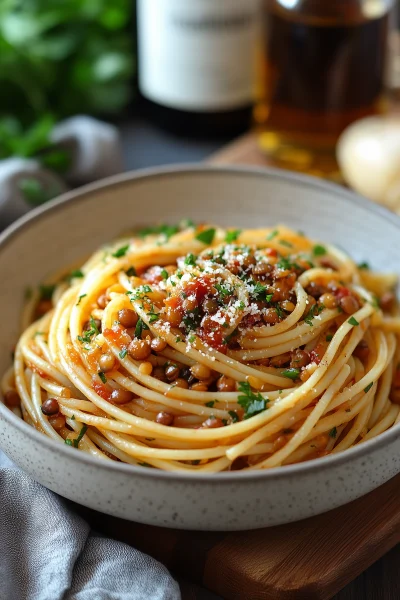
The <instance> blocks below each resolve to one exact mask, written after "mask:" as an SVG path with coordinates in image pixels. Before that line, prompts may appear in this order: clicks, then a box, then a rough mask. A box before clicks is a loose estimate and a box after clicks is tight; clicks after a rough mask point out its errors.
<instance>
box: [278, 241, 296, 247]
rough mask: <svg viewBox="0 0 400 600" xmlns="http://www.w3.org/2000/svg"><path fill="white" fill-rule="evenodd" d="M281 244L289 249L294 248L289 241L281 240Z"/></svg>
mask: <svg viewBox="0 0 400 600" xmlns="http://www.w3.org/2000/svg"><path fill="white" fill-rule="evenodd" d="M279 243H280V244H281V245H282V246H286V247H287V248H293V244H292V243H291V242H288V241H287V240H279Z"/></svg>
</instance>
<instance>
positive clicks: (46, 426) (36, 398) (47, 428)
mask: <svg viewBox="0 0 400 600" xmlns="http://www.w3.org/2000/svg"><path fill="white" fill-rule="evenodd" d="M31 398H32V404H33V406H34V409H35V412H36V422H37V423H38V425H39V426H40V427H41V429H42V430H43V431H44V433H46V434H47V435H48V436H49V437H51V438H53V440H56V441H64V440H63V439H62V437H61V436H60V435H59V434H58V433H57V432H56V431H55V429H53V427H52V426H51V425H50V423H49V422H48V421H47V419H46V418H45V417H44V415H43V413H42V411H41V409H40V407H41V405H42V398H41V393H40V385H39V381H38V378H37V375H36V373H33V374H32V378H31Z"/></svg>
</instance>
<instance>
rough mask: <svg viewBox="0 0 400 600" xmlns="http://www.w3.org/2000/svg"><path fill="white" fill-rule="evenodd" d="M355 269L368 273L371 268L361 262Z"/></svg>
mask: <svg viewBox="0 0 400 600" xmlns="http://www.w3.org/2000/svg"><path fill="white" fill-rule="evenodd" d="M357 268H358V269H361V270H364V271H368V270H369V269H370V268H371V267H370V266H369V264H368V263H367V262H362V263H360V264H359V265H357Z"/></svg>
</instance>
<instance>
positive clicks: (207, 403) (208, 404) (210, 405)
mask: <svg viewBox="0 0 400 600" xmlns="http://www.w3.org/2000/svg"><path fill="white" fill-rule="evenodd" d="M216 402H217V401H216V400H210V401H209V402H206V403H205V405H204V406H208V408H214V404H215V403H216Z"/></svg>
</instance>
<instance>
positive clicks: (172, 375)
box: [165, 365, 180, 381]
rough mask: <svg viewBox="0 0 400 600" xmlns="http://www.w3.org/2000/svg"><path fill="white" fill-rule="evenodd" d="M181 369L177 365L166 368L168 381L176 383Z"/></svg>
mask: <svg viewBox="0 0 400 600" xmlns="http://www.w3.org/2000/svg"><path fill="white" fill-rule="evenodd" d="M179 371H180V369H179V367H177V366H176V365H168V366H167V367H165V377H166V378H167V379H168V381H175V379H177V378H178V377H179Z"/></svg>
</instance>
